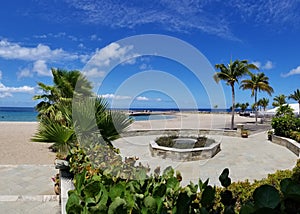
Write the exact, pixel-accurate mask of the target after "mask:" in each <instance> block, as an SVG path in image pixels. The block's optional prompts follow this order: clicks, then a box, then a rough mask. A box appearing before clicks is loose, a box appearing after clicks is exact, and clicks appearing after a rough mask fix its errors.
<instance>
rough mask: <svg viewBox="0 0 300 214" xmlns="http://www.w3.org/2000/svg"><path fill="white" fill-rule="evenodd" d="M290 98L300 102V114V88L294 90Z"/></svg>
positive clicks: (299, 112)
mask: <svg viewBox="0 0 300 214" xmlns="http://www.w3.org/2000/svg"><path fill="white" fill-rule="evenodd" d="M289 99H293V100H295V101H296V102H298V104H299V111H298V115H300V90H299V89H297V90H296V91H294V93H293V94H290V96H289Z"/></svg>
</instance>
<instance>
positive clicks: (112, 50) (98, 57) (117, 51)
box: [91, 42, 134, 67]
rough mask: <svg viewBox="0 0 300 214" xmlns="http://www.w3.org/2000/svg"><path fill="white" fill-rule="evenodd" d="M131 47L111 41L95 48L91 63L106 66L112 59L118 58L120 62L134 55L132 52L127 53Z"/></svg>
mask: <svg viewBox="0 0 300 214" xmlns="http://www.w3.org/2000/svg"><path fill="white" fill-rule="evenodd" d="M132 49H133V46H124V47H121V46H120V45H119V44H118V43H115V42H113V43H111V44H109V45H108V46H106V47H104V48H102V49H100V50H96V53H95V55H94V57H93V59H92V61H91V63H92V64H93V65H96V66H99V67H107V66H109V65H110V64H111V62H112V61H114V60H118V61H120V62H121V61H125V60H128V59H130V58H132V57H133V56H134V55H132V54H128V53H129V52H130V50H132Z"/></svg>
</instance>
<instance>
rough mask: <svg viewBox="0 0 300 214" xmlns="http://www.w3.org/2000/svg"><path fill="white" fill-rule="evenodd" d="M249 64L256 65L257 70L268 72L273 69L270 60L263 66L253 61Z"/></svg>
mask: <svg viewBox="0 0 300 214" xmlns="http://www.w3.org/2000/svg"><path fill="white" fill-rule="evenodd" d="M251 63H252V64H254V65H256V67H258V68H259V69H264V70H270V69H272V68H274V65H273V62H272V61H270V60H268V61H267V62H266V63H265V64H263V63H262V62H260V61H254V62H251Z"/></svg>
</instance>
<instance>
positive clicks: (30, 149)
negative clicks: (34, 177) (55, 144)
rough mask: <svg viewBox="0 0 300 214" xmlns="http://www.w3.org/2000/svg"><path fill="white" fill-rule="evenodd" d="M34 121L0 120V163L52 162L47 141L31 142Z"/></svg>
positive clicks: (53, 156)
mask: <svg viewBox="0 0 300 214" xmlns="http://www.w3.org/2000/svg"><path fill="white" fill-rule="evenodd" d="M37 127H38V123H36V122H0V165H18V164H41V165H43V164H53V163H54V160H55V153H54V152H51V151H50V150H49V149H48V147H49V146H50V145H51V144H48V143H36V142H31V141H30V138H31V137H32V136H33V135H34V133H35V132H36V130H37Z"/></svg>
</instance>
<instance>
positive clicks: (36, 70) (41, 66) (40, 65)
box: [17, 60, 52, 79]
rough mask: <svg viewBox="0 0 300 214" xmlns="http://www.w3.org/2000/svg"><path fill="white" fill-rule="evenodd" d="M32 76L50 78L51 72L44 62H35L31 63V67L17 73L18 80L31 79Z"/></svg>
mask: <svg viewBox="0 0 300 214" xmlns="http://www.w3.org/2000/svg"><path fill="white" fill-rule="evenodd" d="M34 74H37V75H38V76H52V74H51V70H50V69H49V68H48V66H47V64H46V61H45V60H37V61H35V62H34V63H33V65H32V67H31V66H30V68H29V67H27V68H23V69H21V70H20V71H19V72H18V73H17V76H18V79H20V78H23V77H33V75H34Z"/></svg>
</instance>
